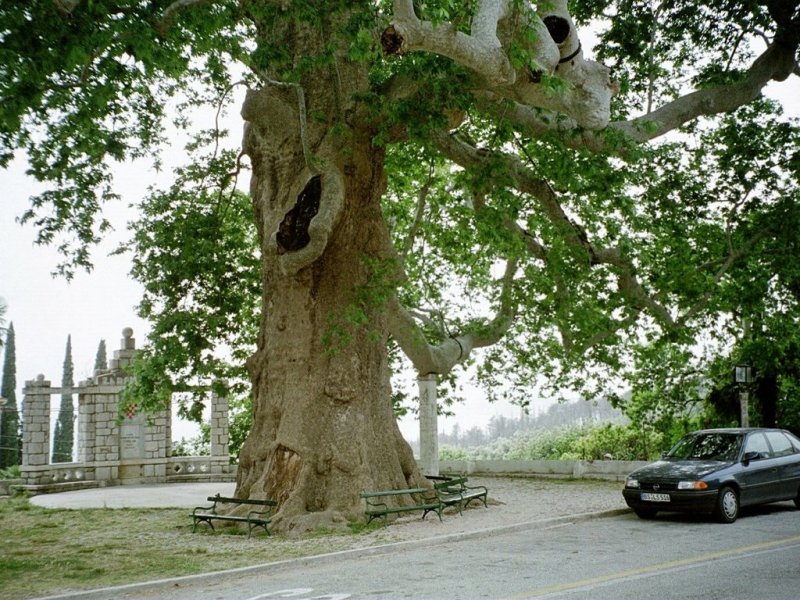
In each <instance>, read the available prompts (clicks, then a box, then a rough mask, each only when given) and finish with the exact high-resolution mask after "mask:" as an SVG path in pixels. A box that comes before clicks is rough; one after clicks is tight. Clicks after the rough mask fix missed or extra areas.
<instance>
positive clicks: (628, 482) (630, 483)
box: [625, 477, 639, 488]
mask: <svg viewBox="0 0 800 600" xmlns="http://www.w3.org/2000/svg"><path fill="white" fill-rule="evenodd" d="M625 487H626V488H638V487H639V480H638V479H633V478H632V477H626V478H625Z"/></svg>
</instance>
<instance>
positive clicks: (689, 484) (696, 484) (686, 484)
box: [678, 481, 708, 490]
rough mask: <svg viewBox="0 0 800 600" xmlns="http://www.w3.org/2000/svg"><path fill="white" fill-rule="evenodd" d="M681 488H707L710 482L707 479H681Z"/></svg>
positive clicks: (679, 486) (679, 483)
mask: <svg viewBox="0 0 800 600" xmlns="http://www.w3.org/2000/svg"><path fill="white" fill-rule="evenodd" d="M678 489H679V490H707V489H708V484H707V483H706V482H705V481H679V482H678Z"/></svg>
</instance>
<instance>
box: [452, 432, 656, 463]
mask: <svg viewBox="0 0 800 600" xmlns="http://www.w3.org/2000/svg"><path fill="white" fill-rule="evenodd" d="M668 448H669V443H667V441H666V440H665V436H663V435H662V434H660V433H657V432H654V431H652V430H644V429H642V428H639V427H637V426H634V425H616V424H611V423H604V424H602V425H596V426H576V425H570V426H566V427H558V428H555V429H547V430H544V429H534V430H530V431H523V432H518V433H516V434H515V435H514V436H513V437H511V438H499V439H496V440H494V441H493V442H491V443H490V444H488V445H483V446H477V447H470V448H453V447H449V446H443V447H441V448H440V450H439V459H440V460H605V459H607V458H609V457H612V458H613V459H614V460H650V459H653V458H655V457H657V456H658V455H659V454H660V452H661V451H662V450H666V449H668Z"/></svg>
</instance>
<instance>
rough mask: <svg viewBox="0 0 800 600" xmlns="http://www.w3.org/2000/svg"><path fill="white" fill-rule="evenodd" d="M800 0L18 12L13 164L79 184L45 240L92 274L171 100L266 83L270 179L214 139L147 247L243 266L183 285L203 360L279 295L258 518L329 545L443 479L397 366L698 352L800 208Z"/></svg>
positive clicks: (256, 158) (257, 408) (250, 95)
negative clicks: (403, 400)
mask: <svg viewBox="0 0 800 600" xmlns="http://www.w3.org/2000/svg"><path fill="white" fill-rule="evenodd" d="M798 4H800V3H799V2H797V1H796V0H771V1H750V2H733V1H728V0H717V1H713V2H708V3H702V4H697V3H694V2H688V1H683V0H675V1H664V2H652V1H649V0H648V1H646V2H645V1H630V2H611V1H603V0H600V1H596V2H574V3H569V4H568V3H567V2H565V1H564V0H552V1H549V2H540V3H528V2H518V1H511V0H474V1H470V2H466V1H465V2H453V1H451V0H434V1H430V2H412V1H411V0H397V1H394V2H388V1H383V2H380V1H370V2H354V1H348V2H343V1H339V0H314V1H308V2H304V1H291V0H275V1H270V0H173V1H171V0H163V1H162V0H114V1H111V0H35V1H33V2H18V3H4V6H3V8H2V9H0V36H2V42H0V53H2V54H1V56H2V61H0V74H1V76H0V97H1V98H2V102H1V103H0V139H1V140H2V144H3V146H2V148H0V150H2V155H0V157H2V159H3V160H5V161H7V160H9V158H10V157H11V155H12V153H13V151H14V149H15V148H24V149H25V150H26V151H27V154H28V157H29V159H30V165H31V171H30V172H31V174H32V175H33V176H34V177H36V178H38V179H40V180H42V181H46V182H50V183H51V186H50V187H49V188H48V189H47V191H46V192H44V193H43V194H41V195H40V196H38V197H36V198H34V199H33V200H32V208H31V210H30V211H29V212H28V213H27V214H26V215H23V219H24V220H26V221H30V222H33V223H35V224H36V225H37V226H38V227H39V231H40V241H43V242H51V241H55V242H57V243H60V245H61V248H62V249H63V250H64V252H65V257H66V260H65V262H64V264H63V265H62V267H63V270H64V271H65V272H66V273H67V274H68V273H69V272H70V269H72V268H74V267H76V266H82V265H83V266H85V265H87V264H89V263H90V257H89V254H88V247H89V246H90V244H91V242H93V241H94V240H95V239H97V237H98V236H99V235H101V234H102V231H103V230H104V229H105V228H106V227H107V224H106V223H105V222H104V221H103V219H102V216H101V204H102V202H103V201H106V200H108V199H112V198H114V197H115V191H114V190H113V186H112V174H113V161H115V160H116V161H120V160H125V159H130V158H141V157H144V156H148V155H149V154H150V153H152V152H154V151H155V150H156V149H158V148H159V147H163V146H164V145H167V144H169V143H170V140H167V139H164V136H163V133H162V129H161V123H162V120H163V118H164V117H165V115H166V111H167V107H168V106H169V102H168V99H169V98H171V97H175V96H176V95H177V94H180V95H181V97H183V98H184V99H187V102H188V103H190V104H194V103H197V104H199V103H202V102H204V101H209V102H215V101H218V100H219V98H221V97H225V96H227V95H228V94H229V92H230V89H231V87H232V86H236V85H239V84H241V85H246V86H247V93H246V97H245V99H244V103H243V106H242V107H241V115H242V117H243V120H244V134H243V141H242V155H240V156H238V157H237V156H235V155H234V157H233V160H232V161H231V162H232V163H234V164H232V165H231V166H230V169H228V170H225V169H222V170H220V168H219V163H220V161H221V160H223V159H224V157H226V156H229V155H227V154H225V153H224V152H222V151H220V150H218V149H217V146H218V143H219V139H218V138H217V135H216V134H215V133H214V132H210V133H208V134H206V135H205V136H202V135H201V136H199V137H198V140H197V141H196V142H195V143H194V144H193V147H194V148H197V147H199V146H200V145H201V142H203V141H205V142H206V143H207V144H209V145H210V146H211V147H212V148H213V149H214V150H213V153H212V156H211V158H210V159H209V162H208V165H209V166H208V167H206V166H204V165H203V164H200V163H190V164H189V165H188V166H187V167H186V168H185V169H183V170H182V171H181V172H180V174H179V179H178V184H177V185H176V187H175V188H174V189H173V190H172V192H171V193H170V194H166V195H164V196H159V200H160V201H161V202H162V205H160V206H154V205H153V204H150V205H148V207H147V210H146V211H145V213H144V215H143V217H144V219H154V221H152V222H144V223H143V224H142V225H141V226H140V233H141V232H142V231H147V230H153V231H155V230H157V228H158V225H157V221H158V219H159V218H165V219H173V222H174V223H175V222H177V223H181V222H183V223H184V224H185V229H184V230H183V231H181V233H180V234H179V235H178V234H176V235H174V236H171V238H170V243H173V244H174V243H175V240H177V239H180V240H183V242H184V244H183V247H182V248H181V249H180V251H187V248H186V247H187V246H188V247H189V248H190V249H191V247H192V246H194V245H196V246H197V250H196V257H197V261H198V264H203V265H206V266H208V268H209V269H214V270H215V271H214V272H215V278H214V280H213V281H214V284H213V285H210V286H207V287H206V288H203V281H204V280H203V276H202V274H201V273H196V274H194V276H190V277H185V278H184V279H182V280H180V281H174V282H173V281H170V282H169V283H170V290H171V291H170V293H171V294H172V295H173V296H175V297H177V296H181V295H182V300H181V301H180V302H177V303H176V304H175V315H173V316H174V317H175V318H174V321H173V322H174V323H175V324H176V325H174V326H175V327H178V325H177V323H181V322H182V321H180V319H179V313H180V311H181V310H182V309H183V308H185V307H187V306H189V305H191V303H192V302H196V301H198V298H199V297H200V296H202V294H201V291H202V290H203V289H205V290H206V291H208V290H211V291H212V292H214V291H216V295H214V294H212V296H214V299H212V300H211V301H212V304H213V303H215V310H213V311H210V312H209V313H208V314H209V318H208V320H207V322H205V323H203V324H202V327H203V329H197V330H193V331H187V330H185V328H184V330H182V331H178V330H177V329H176V330H173V331H172V332H171V333H170V334H169V335H172V337H173V338H174V339H176V340H181V339H183V338H185V339H194V341H193V342H192V343H195V344H196V345H198V346H201V345H202V344H198V343H197V341H196V338H203V337H206V338H210V337H212V335H213V334H215V332H216V334H219V335H220V337H221V338H225V339H227V338H226V336H227V335H228V334H227V332H224V331H223V330H225V329H226V328H230V327H236V322H235V319H231V318H230V315H231V314H234V313H235V311H234V310H232V306H231V305H230V303H231V302H234V301H233V299H232V298H234V296H235V292H236V290H237V286H239V285H241V286H242V287H243V288H247V289H249V286H250V281H251V277H252V275H253V269H256V270H257V271H258V273H257V274H258V279H259V280H260V290H261V291H260V295H261V302H260V307H261V311H260V323H259V326H258V334H257V348H256V350H255V352H254V353H253V354H252V355H251V356H250V358H249V359H248V360H247V369H248V371H249V375H250V379H251V382H252V397H253V426H252V429H251V431H250V434H249V436H248V439H247V440H246V442H245V444H244V447H243V449H242V451H241V454H240V463H239V469H238V476H237V492H236V493H237V495H239V496H243V497H271V498H276V499H277V500H278V501H279V502H280V510H279V512H278V515H277V518H276V526H277V527H278V528H284V529H288V528H292V527H296V528H305V527H313V526H315V525H317V524H320V523H325V522H335V521H337V520H340V519H341V518H342V517H347V516H350V515H354V514H356V513H357V512H358V510H359V498H358V492H359V491H360V490H362V489H385V488H391V487H405V486H408V485H417V484H421V483H423V477H422V475H421V474H420V472H419V470H418V468H417V466H416V463H415V461H414V459H413V456H412V453H411V450H410V448H409V446H408V444H407V443H406V442H405V441H404V440H403V438H402V436H401V434H400V432H399V429H398V427H397V424H396V421H395V417H394V412H393V403H392V391H391V388H390V363H389V350H388V348H390V346H391V344H390V342H391V343H393V344H396V345H397V347H399V348H400V349H401V350H402V352H403V354H404V355H405V356H406V357H407V358H408V360H409V361H410V363H411V364H412V365H413V367H414V369H415V370H416V371H417V372H418V373H419V374H421V375H428V374H437V375H444V374H448V373H451V372H452V370H453V368H454V367H455V366H456V365H459V364H463V363H465V362H466V361H468V360H471V359H473V358H474V357H475V351H476V349H479V348H485V349H487V350H485V351H484V352H483V353H482V355H481V361H480V364H479V372H480V374H481V376H482V377H483V378H484V380H485V381H487V382H488V383H489V384H490V387H491V388H492V390H493V391H494V392H495V393H498V392H501V391H502V392H504V391H509V390H510V391H511V392H513V391H514V388H515V387H517V388H518V389H522V390H524V389H525V386H526V384H527V383H529V382H531V381H534V380H536V379H537V378H538V377H556V376H557V375H559V373H561V372H563V369H565V368H566V369H567V370H568V371H569V372H570V373H573V374H576V375H575V377H576V381H577V380H578V379H580V377H581V374H583V375H586V374H589V375H590V376H591V374H592V373H597V371H596V370H593V368H594V367H596V366H598V365H606V366H608V367H610V368H614V367H619V366H620V364H621V363H622V362H623V361H624V360H625V356H626V354H625V348H626V347H628V345H629V344H631V343H646V342H647V341H648V340H654V339H681V338H682V339H684V340H686V339H688V338H689V337H691V336H692V335H693V332H694V331H695V328H696V327H697V326H699V325H698V324H699V323H701V322H702V319H703V318H704V315H707V314H710V313H712V312H713V310H714V308H715V306H714V302H715V300H714V298H715V295H714V291H715V289H716V288H717V287H718V286H719V284H720V283H721V282H723V281H725V280H726V278H727V277H729V276H730V274H731V273H732V269H733V266H734V265H736V264H737V262H738V261H740V260H741V259H742V257H744V256H747V255H750V254H752V253H753V252H764V251H766V250H767V249H768V246H769V241H770V240H771V239H773V238H775V237H778V236H777V234H776V231H775V230H776V228H777V229H780V227H781V226H782V225H781V223H782V222H783V221H782V220H781V219H780V218H777V217H776V215H779V214H780V211H790V212H791V211H794V210H795V208H794V205H795V203H796V200H797V186H796V179H797V154H796V144H797V130H796V128H795V127H794V126H793V125H791V124H789V123H787V122H786V121H785V120H782V119H781V118H780V115H779V113H780V110H779V108H778V107H777V106H776V105H774V104H773V103H770V102H769V101H767V100H765V99H764V98H763V96H762V92H763V90H764V88H765V86H767V85H768V84H770V83H772V82H782V81H785V80H787V79H788V78H792V77H794V75H796V73H797V71H798V69H797V64H796V56H797V47H798V43H799V42H800V14H798ZM579 27H580V28H579ZM590 42H597V44H596V46H595V45H594V44H590ZM590 45H592V46H594V48H591V50H592V52H593V57H591V56H590V52H589V50H590ZM181 116H182V115H181ZM178 121H179V124H185V122H184V121H182V120H181V118H180V116H179V119H178ZM765 131H767V132H769V136H767V137H768V144H769V145H768V147H767V148H764V147H763V146H762V145H761V144H759V140H762V141H763V139H764V137H765V135H764V132H765ZM245 165H247V166H249V168H250V169H251V171H252V173H251V175H250V188H249V193H250V199H251V202H252V216H253V219H254V223H255V230H256V232H257V239H258V249H259V250H260V261H259V262H258V264H257V265H256V266H255V267H251V268H250V269H247V268H245V267H243V265H246V264H248V263H247V260H248V259H252V256H251V257H247V256H246V253H245V255H242V256H240V258H242V261H237V262H232V263H230V264H228V263H226V262H225V261H226V257H229V256H230V255H229V254H227V253H226V250H228V249H230V246H227V245H226V239H225V233H226V232H229V231H230V229H229V228H226V225H225V223H226V219H227V218H228V217H229V216H230V215H232V214H238V212H237V207H238V206H239V204H238V195H237V194H236V193H234V192H233V190H232V189H231V187H232V183H231V182H232V181H233V179H234V178H235V177H236V174H238V172H239V171H241V169H242V168H243V167H244V166H245ZM743 165H744V166H743ZM170 199H171V200H172V201H174V202H175V203H177V204H170V202H169V201H170ZM177 214H180V215H182V216H181V217H180V218H179V219H178V218H173V215H177ZM763 215H772V217H773V218H759V216H763ZM157 237H158V236H155V235H154V238H153V239H156V238H157ZM239 248H240V247H239ZM173 250H175V248H172V250H165V251H164V252H162V253H161V258H162V259H163V260H165V261H168V260H169V259H170V258H171V257H172V256H174V252H173ZM154 254H155V255H158V254H159V253H158V252H157V251H154ZM240 282H241V283H240ZM151 308H152V307H151ZM226 315H227V316H226ZM183 323H184V324H185V321H184V322H183ZM243 325H244V324H243ZM198 327H200V326H199V325H198ZM215 327H216V328H217V329H214V328H215ZM165 335H166V334H165ZM205 356H206V355H205V354H204V353H203V352H198V353H197V355H196V356H194V357H192V360H193V361H194V363H196V364H199V363H202V362H203V360H204V358H205ZM584 382H585V383H588V384H591V383H592V381H590V380H584ZM594 383H597V381H595V382H594ZM523 401H524V399H523Z"/></svg>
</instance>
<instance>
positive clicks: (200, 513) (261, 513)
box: [192, 494, 278, 537]
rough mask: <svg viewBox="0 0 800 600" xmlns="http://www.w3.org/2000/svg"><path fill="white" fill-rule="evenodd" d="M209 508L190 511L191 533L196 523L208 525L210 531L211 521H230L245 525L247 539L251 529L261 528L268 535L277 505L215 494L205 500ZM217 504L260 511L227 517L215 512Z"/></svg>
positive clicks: (273, 502)
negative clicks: (249, 507) (253, 507)
mask: <svg viewBox="0 0 800 600" xmlns="http://www.w3.org/2000/svg"><path fill="white" fill-rule="evenodd" d="M207 500H208V501H209V502H211V503H212V504H211V506H198V507H196V508H195V509H194V510H193V511H192V533H194V531H195V530H196V529H197V524H198V523H208V525H209V527H211V529H212V531H213V530H214V524H213V523H212V522H211V521H231V522H238V523H247V537H250V534H251V533H252V532H253V527H263V528H264V531H266V532H267V535H270V531H269V524H270V521H272V509H273V508H274V507H276V506H277V505H278V503H277V502H275V500H243V499H241V498H225V497H224V496H220V495H219V494H217V495H216V496H209V497H208V498H207ZM217 504H233V505H242V504H243V505H247V506H257V507H259V508H261V509H262V510H251V511H250V512H248V513H247V515H228V514H219V513H218V512H217Z"/></svg>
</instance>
